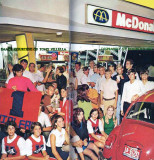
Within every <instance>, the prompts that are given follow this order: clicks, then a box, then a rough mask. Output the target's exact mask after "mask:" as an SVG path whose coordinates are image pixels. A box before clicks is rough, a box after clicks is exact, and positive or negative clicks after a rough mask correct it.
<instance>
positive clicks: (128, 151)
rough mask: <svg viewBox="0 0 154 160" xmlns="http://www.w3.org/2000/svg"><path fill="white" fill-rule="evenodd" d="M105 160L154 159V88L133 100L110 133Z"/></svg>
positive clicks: (104, 151) (105, 148) (104, 153)
mask: <svg viewBox="0 0 154 160" xmlns="http://www.w3.org/2000/svg"><path fill="white" fill-rule="evenodd" d="M103 158H104V160H132V159H133V160H154V90H152V91H149V92H147V93H146V94H144V95H143V96H141V97H140V98H138V99H137V100H136V101H135V102H133V103H132V104H131V105H130V106H129V108H128V110H127V112H126V114H125V116H124V118H123V121H122V123H121V124H120V125H119V126H117V127H116V128H115V129H114V130H113V131H112V132H111V133H110V135H109V137H108V139H107V141H106V143H105V147H104V150H103Z"/></svg>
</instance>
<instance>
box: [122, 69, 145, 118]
mask: <svg viewBox="0 0 154 160" xmlns="http://www.w3.org/2000/svg"><path fill="white" fill-rule="evenodd" d="M135 74H136V72H135V70H134V69H131V70H130V71H129V72H128V76H129V79H130V81H128V82H126V83H125V84H124V89H123V94H122V100H121V115H122V116H124V114H125V113H126V111H127V109H128V107H129V106H130V104H131V102H133V101H135V100H136V99H137V98H138V97H139V96H141V95H142V94H143V93H144V90H142V82H141V81H140V80H136V79H135Z"/></svg>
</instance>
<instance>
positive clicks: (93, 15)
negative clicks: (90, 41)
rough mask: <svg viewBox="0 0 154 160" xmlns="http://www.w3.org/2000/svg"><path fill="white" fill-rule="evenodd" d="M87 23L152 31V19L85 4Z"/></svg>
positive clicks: (153, 24) (153, 28) (153, 31)
mask: <svg viewBox="0 0 154 160" xmlns="http://www.w3.org/2000/svg"><path fill="white" fill-rule="evenodd" d="M86 7H87V10H86V12H87V14H86V15H87V17H86V20H87V23H88V24H96V25H102V26H108V27H113V28H119V29H127V30H132V31H139V32H146V33H154V20H153V19H149V18H145V17H141V16H136V15H133V14H128V13H124V12H120V11H115V10H111V9H107V8H102V7H97V6H93V5H89V4H88V5H87V6H86Z"/></svg>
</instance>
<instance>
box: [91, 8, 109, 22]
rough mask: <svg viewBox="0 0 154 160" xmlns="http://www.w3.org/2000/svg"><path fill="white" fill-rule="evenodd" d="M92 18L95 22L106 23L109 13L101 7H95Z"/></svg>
mask: <svg viewBox="0 0 154 160" xmlns="http://www.w3.org/2000/svg"><path fill="white" fill-rule="evenodd" d="M93 18H94V20H95V21H96V22H100V23H106V22H108V20H109V14H108V12H107V11H105V10H103V9H95V10H94V12H93Z"/></svg>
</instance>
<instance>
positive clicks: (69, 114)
mask: <svg viewBox="0 0 154 160" xmlns="http://www.w3.org/2000/svg"><path fill="white" fill-rule="evenodd" d="M27 65H28V61H27V60H26V59H23V60H21V61H20V64H15V65H13V66H12V65H9V66H8V67H9V71H10V75H9V76H8V78H7V80H6V84H5V86H6V88H8V89H12V90H13V91H24V92H25V91H29V92H41V94H42V98H41V103H40V107H39V113H38V120H37V122H33V123H32V125H31V130H25V129H24V128H18V127H17V125H16V123H15V122H14V121H8V122H6V123H5V125H1V127H0V129H1V130H0V143H1V148H0V149H1V156H0V157H1V160H19V159H20V160H22V159H25V160H27V159H29V160H31V159H32V160H35V159H36V160H39V159H40V160H42V159H44V160H52V159H58V160H67V159H71V160H78V159H81V160H84V159H85V157H88V158H89V159H91V160H97V159H101V158H102V151H103V148H104V146H105V141H106V140H107V138H108V136H109V134H110V133H111V132H112V130H113V129H114V128H115V127H116V126H117V125H119V124H120V123H121V121H122V117H123V116H124V114H125V113H126V112H127V109H128V107H129V105H130V103H131V102H133V101H135V100H136V99H137V98H138V97H139V96H141V95H142V94H144V93H146V92H147V91H149V90H152V89H154V82H153V81H152V80H153V77H152V76H151V75H150V76H151V77H150V76H149V70H148V68H142V70H140V72H139V73H137V72H136V70H135V69H134V68H133V65H134V63H133V61H132V60H131V59H127V60H126V64H125V67H123V66H122V65H121V64H117V65H116V64H115V63H113V62H112V63H109V65H108V66H107V67H105V66H103V65H98V64H95V63H94V61H93V60H90V61H89V66H84V67H82V66H81V63H80V62H76V63H75V66H74V68H72V69H70V72H69V71H68V66H65V65H63V66H58V67H57V68H56V70H55V72H54V70H53V69H54V68H53V66H52V65H51V64H50V65H48V66H45V65H43V64H41V65H40V66H39V69H38V70H37V71H36V65H35V64H34V63H30V64H29V66H28V68H29V71H28V70H26V68H27Z"/></svg>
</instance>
